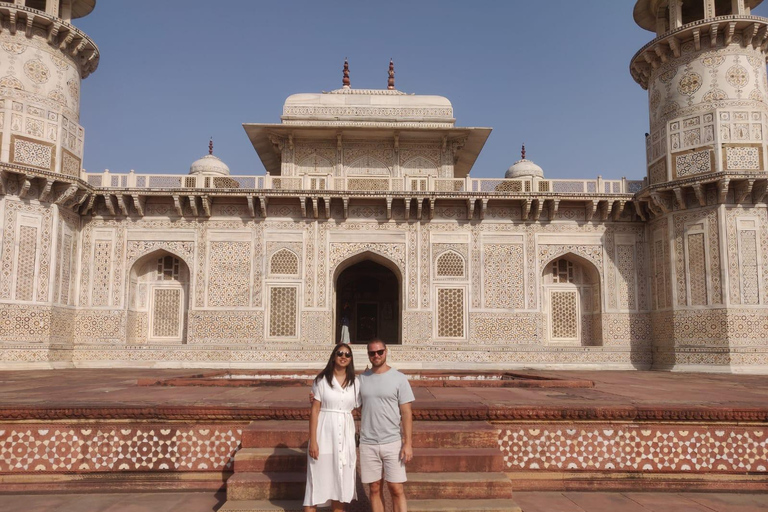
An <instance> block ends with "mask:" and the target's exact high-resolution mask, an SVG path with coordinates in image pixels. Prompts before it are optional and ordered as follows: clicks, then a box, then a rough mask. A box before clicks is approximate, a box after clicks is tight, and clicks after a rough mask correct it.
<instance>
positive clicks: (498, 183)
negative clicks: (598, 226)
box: [83, 170, 646, 195]
mask: <svg viewBox="0 0 768 512" xmlns="http://www.w3.org/2000/svg"><path fill="white" fill-rule="evenodd" d="M83 179H84V180H85V181H86V182H88V184H89V185H91V186H92V187H96V188H126V189H144V190H162V189H180V188H181V189H226V190H232V189H243V190H281V191H294V190H295V191H311V192H318V191H338V192H360V193H370V192H373V193H376V192H424V193H430V192H437V193H444V194H452V193H476V192H479V193H506V194H517V193H520V194H525V193H554V194H568V195H571V194H590V195H592V194H635V193H637V192H639V191H640V190H642V189H643V188H644V187H645V186H646V181H645V180H627V179H626V178H622V179H620V180H606V179H603V178H602V177H599V176H598V177H597V178H596V179H589V180H575V179H554V180H548V179H542V178H519V179H494V178H469V177H467V178H456V179H453V178H436V177H434V176H423V175H414V176H403V177H390V176H375V175H362V176H346V177H338V176H333V175H331V174H328V175H309V174H307V175H303V176H270V175H268V174H267V175H259V176H239V175H231V176H199V175H182V174H136V173H133V172H131V173H128V174H117V173H111V172H110V171H108V170H107V171H104V172H103V173H100V174H94V173H83Z"/></svg>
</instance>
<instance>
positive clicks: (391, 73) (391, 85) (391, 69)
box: [387, 59, 395, 91]
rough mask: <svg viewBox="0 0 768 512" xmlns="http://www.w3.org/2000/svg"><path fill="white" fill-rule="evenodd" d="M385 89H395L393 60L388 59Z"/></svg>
mask: <svg viewBox="0 0 768 512" xmlns="http://www.w3.org/2000/svg"><path fill="white" fill-rule="evenodd" d="M387 89H389V90H390V91H393V90H394V89H395V62H394V61H393V60H392V59H389V79H387Z"/></svg>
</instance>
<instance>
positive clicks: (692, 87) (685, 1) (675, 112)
mask: <svg viewBox="0 0 768 512" xmlns="http://www.w3.org/2000/svg"><path fill="white" fill-rule="evenodd" d="M761 2H762V0H639V1H638V2H637V4H636V5H635V10H634V17H635V21H636V22H637V24H638V25H640V26H641V27H642V28H645V29H647V30H651V31H655V32H656V34H657V37H656V39H654V40H653V41H651V42H650V43H648V44H647V45H645V46H644V47H643V48H642V49H641V50H640V51H639V52H638V53H637V54H636V55H635V57H634V58H633V59H632V64H631V68H630V69H631V72H632V77H633V78H634V79H635V81H636V82H637V83H639V84H640V85H641V86H642V87H643V88H644V89H647V90H648V98H649V111H650V135H649V136H648V137H647V141H646V147H647V164H648V180H649V184H650V185H656V184H659V183H664V182H669V181H674V180H679V179H684V178H688V177H691V176H698V175H702V174H709V173H717V172H722V171H764V170H765V137H764V135H765V130H764V126H765V122H766V120H767V119H768V117H767V115H768V105H767V104H766V101H767V100H768V85H767V84H766V68H765V62H766V54H765V50H766V30H767V29H768V20H767V19H765V18H759V17H755V16H752V15H751V9H752V8H753V7H755V6H757V5H758V4H760V3H761Z"/></svg>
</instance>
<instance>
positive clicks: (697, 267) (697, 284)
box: [688, 233, 707, 306]
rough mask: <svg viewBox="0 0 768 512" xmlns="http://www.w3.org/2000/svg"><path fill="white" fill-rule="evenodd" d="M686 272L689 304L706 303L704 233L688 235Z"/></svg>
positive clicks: (699, 304)
mask: <svg viewBox="0 0 768 512" xmlns="http://www.w3.org/2000/svg"><path fill="white" fill-rule="evenodd" d="M688 272H689V277H690V284H691V305H692V306H703V305H706V304H707V268H706V259H705V257H704V233H694V234H691V235H688Z"/></svg>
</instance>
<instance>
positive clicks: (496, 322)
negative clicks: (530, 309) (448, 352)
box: [469, 313, 543, 345]
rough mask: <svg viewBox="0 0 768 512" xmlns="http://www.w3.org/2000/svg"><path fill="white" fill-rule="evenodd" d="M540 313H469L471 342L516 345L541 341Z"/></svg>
mask: <svg viewBox="0 0 768 512" xmlns="http://www.w3.org/2000/svg"><path fill="white" fill-rule="evenodd" d="M542 327H543V326H542V322H541V314H540V313H517V314H512V313H506V314H495V313H470V315H469V340H470V342H471V343H483V344H499V345H516V344H539V343H541V341H542V335H541V332H542Z"/></svg>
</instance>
